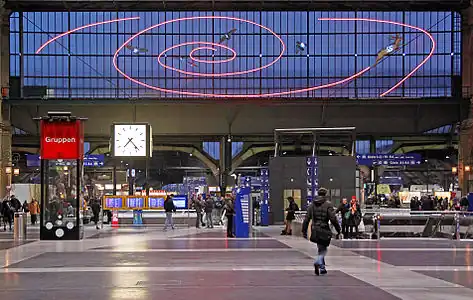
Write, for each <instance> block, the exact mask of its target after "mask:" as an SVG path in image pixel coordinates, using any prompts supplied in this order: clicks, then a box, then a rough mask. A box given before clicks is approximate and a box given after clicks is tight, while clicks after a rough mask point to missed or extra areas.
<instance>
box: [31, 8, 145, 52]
mask: <svg viewBox="0 0 473 300" xmlns="http://www.w3.org/2000/svg"><path fill="white" fill-rule="evenodd" d="M139 18H140V17H130V18H122V19H115V20H108V21H103V22H97V23H92V24H87V25H84V26H81V27H77V28H74V29H71V30H69V31H66V32H64V33H61V34H60V35H57V36H55V37H53V38H52V39H50V40H48V41H47V42H46V43H44V44H42V45H41V47H39V48H38V50H36V54H38V53H40V52H41V51H42V50H43V49H44V48H45V47H46V46H47V45H49V44H51V43H52V42H54V41H55V40H57V39H60V38H62V37H64V36H66V35H68V34H71V33H74V32H76V31H79V30H82V29H85V28H89V27H94V26H99V25H104V24H109V23H114V22H122V21H130V20H137V19H139Z"/></svg>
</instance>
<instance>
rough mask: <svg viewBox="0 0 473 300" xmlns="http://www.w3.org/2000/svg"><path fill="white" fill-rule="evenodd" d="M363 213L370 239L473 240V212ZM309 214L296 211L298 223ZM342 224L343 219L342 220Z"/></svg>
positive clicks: (369, 210)
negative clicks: (430, 238)
mask: <svg viewBox="0 0 473 300" xmlns="http://www.w3.org/2000/svg"><path fill="white" fill-rule="evenodd" d="M362 213H363V225H364V226H362V227H363V228H364V232H363V233H361V234H362V235H363V237H366V238H375V239H377V238H380V237H381V236H383V237H390V236H391V237H394V236H396V237H440V238H449V239H456V240H460V239H467V238H473V212H467V211H411V210H410V209H383V208H381V209H366V210H363V211H362ZM305 215H306V212H305V211H300V212H296V220H295V222H296V223H300V224H302V222H303V221H304V218H305ZM339 222H341V219H340V218H339Z"/></svg>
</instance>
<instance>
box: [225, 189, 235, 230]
mask: <svg viewBox="0 0 473 300" xmlns="http://www.w3.org/2000/svg"><path fill="white" fill-rule="evenodd" d="M225 216H226V217H227V237H229V238H233V237H235V235H234V234H233V218H234V216H235V205H234V203H233V197H230V198H228V199H227V201H226V204H225Z"/></svg>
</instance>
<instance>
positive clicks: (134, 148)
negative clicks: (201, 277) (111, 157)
mask: <svg viewBox="0 0 473 300" xmlns="http://www.w3.org/2000/svg"><path fill="white" fill-rule="evenodd" d="M146 127H147V125H145V124H128V125H121V124H120V125H118V124H117V125H114V137H113V139H114V143H113V151H114V154H115V156H137V157H146V150H147V147H148V144H147V142H146Z"/></svg>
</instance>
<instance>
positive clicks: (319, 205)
mask: <svg viewBox="0 0 473 300" xmlns="http://www.w3.org/2000/svg"><path fill="white" fill-rule="evenodd" d="M326 195H327V190H326V189H324V188H320V189H319V190H318V196H317V198H315V199H314V200H313V201H312V203H311V204H310V205H309V207H308V208H307V214H306V217H305V220H304V223H303V224H302V234H303V236H304V237H305V238H307V229H308V228H309V222H310V221H312V226H311V229H312V233H311V236H310V241H311V242H313V243H316V244H317V248H318V256H317V259H316V260H315V262H314V272H315V275H317V276H319V275H320V274H322V275H323V274H327V269H326V268H325V255H327V248H328V246H329V245H330V241H331V239H332V230H331V229H330V225H329V222H330V223H332V225H333V227H335V230H336V231H337V233H338V234H337V238H338V236H339V235H340V231H341V228H340V224H338V220H337V216H336V215H335V212H334V210H333V205H332V203H330V202H329V201H328V199H327V197H326Z"/></svg>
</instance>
